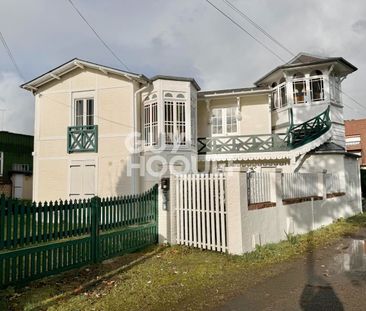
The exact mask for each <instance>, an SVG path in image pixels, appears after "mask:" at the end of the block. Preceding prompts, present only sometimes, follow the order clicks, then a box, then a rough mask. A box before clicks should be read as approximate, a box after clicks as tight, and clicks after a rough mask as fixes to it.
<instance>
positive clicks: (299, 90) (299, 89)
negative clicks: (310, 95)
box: [293, 80, 306, 104]
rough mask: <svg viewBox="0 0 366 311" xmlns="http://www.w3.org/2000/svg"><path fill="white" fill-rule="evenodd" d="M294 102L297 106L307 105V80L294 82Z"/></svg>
mask: <svg viewBox="0 0 366 311" xmlns="http://www.w3.org/2000/svg"><path fill="white" fill-rule="evenodd" d="M293 89H294V102H295V104H302V103H305V101H306V100H305V99H306V83H305V80H301V81H295V82H293Z"/></svg>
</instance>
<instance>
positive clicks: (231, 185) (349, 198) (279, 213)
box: [226, 158, 362, 254]
mask: <svg viewBox="0 0 366 311" xmlns="http://www.w3.org/2000/svg"><path fill="white" fill-rule="evenodd" d="M344 167H345V171H346V173H345V192H346V194H345V195H343V196H339V197H334V198H327V199H323V200H316V201H307V202H302V203H294V204H287V205H284V204H283V203H282V196H281V194H282V185H281V182H280V180H281V179H280V178H277V179H276V178H273V179H272V180H275V183H272V184H271V188H272V190H271V191H272V193H273V187H275V189H274V193H275V194H274V196H275V197H276V198H275V201H276V206H275V207H268V208H263V209H257V210H248V203H247V202H248V198H247V191H240V188H242V185H243V184H245V183H246V179H247V174H246V172H245V171H244V170H243V169H241V171H240V172H238V171H232V170H230V169H229V172H227V177H226V178H227V181H226V182H227V184H226V185H227V186H226V197H228V198H230V199H228V201H227V203H228V204H227V210H228V219H227V222H228V227H229V228H230V225H234V226H239V227H240V228H231V229H230V230H232V231H237V232H240V234H235V235H231V236H229V239H230V238H231V239H234V240H235V241H233V240H232V241H229V252H230V253H234V254H240V253H243V252H250V251H252V250H254V249H255V247H256V245H265V244H268V243H276V242H279V241H281V240H284V239H286V234H289V233H290V234H303V233H307V232H309V231H311V230H314V229H318V228H320V227H322V226H326V225H329V224H331V223H332V222H333V221H335V220H337V219H339V218H347V217H350V216H353V215H355V214H358V213H360V212H362V204H361V185H360V173H359V166H358V162H357V160H356V159H353V158H344ZM236 170H238V168H236ZM273 174H276V173H273ZM277 174H280V173H277ZM323 189H325V187H324V188H323ZM236 210H240V211H241V212H240V213H241V214H242V215H243V216H242V217H241V221H240V222H238V219H237V217H236V216H235V215H236V214H237V213H236V212H235V211H236ZM231 215H234V216H231ZM231 217H232V219H231ZM230 244H231V245H232V249H230Z"/></svg>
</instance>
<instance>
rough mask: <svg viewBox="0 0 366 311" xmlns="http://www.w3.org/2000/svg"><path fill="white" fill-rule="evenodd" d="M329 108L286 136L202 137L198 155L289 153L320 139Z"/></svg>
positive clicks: (293, 128) (292, 129) (326, 129)
mask: <svg viewBox="0 0 366 311" xmlns="http://www.w3.org/2000/svg"><path fill="white" fill-rule="evenodd" d="M329 111H330V108H329V107H328V108H327V109H326V110H325V111H324V112H322V113H321V114H319V115H318V116H316V117H314V118H312V119H310V120H308V121H306V122H304V123H302V124H299V125H291V126H290V128H289V130H288V132H287V134H267V135H240V136H223V137H204V138H198V139H197V142H198V143H197V151H198V154H218V153H249V152H276V151H289V150H292V149H294V148H298V147H300V146H303V145H305V144H307V143H309V142H311V141H313V140H314V139H316V138H318V137H320V136H321V135H323V134H324V133H325V132H327V131H328V130H329V129H330V127H331V120H330V117H329Z"/></svg>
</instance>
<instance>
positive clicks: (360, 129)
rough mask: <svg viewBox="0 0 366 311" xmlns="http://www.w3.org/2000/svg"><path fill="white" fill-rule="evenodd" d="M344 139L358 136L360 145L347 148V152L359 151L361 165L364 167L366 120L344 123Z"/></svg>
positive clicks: (365, 156) (365, 161)
mask: <svg viewBox="0 0 366 311" xmlns="http://www.w3.org/2000/svg"><path fill="white" fill-rule="evenodd" d="M344 125H345V130H346V137H348V136H355V135H360V138H361V145H355V146H351V147H347V151H350V152H352V151H360V152H361V155H362V159H361V165H366V119H360V120H346V121H344Z"/></svg>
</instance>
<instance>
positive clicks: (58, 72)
mask: <svg viewBox="0 0 366 311" xmlns="http://www.w3.org/2000/svg"><path fill="white" fill-rule="evenodd" d="M85 67H87V68H92V69H96V70H100V71H101V72H103V73H105V74H107V73H113V74H116V75H119V76H123V77H125V78H127V79H129V80H136V81H138V82H140V83H143V84H146V83H147V82H148V81H149V79H148V78H146V77H145V76H144V75H142V74H137V73H133V72H128V71H123V70H120V69H117V68H113V67H108V66H104V65H100V64H96V63H93V62H89V61H85V60H82V59H79V58H73V59H72V60H70V61H68V62H66V63H64V64H62V65H60V66H58V67H56V68H54V69H51V70H50V71H48V72H46V73H44V74H42V75H40V76H38V77H36V78H34V79H33V80H30V81H28V82H26V83H24V84H22V85H21V87H22V88H23V89H26V90H30V91H36V90H37V89H38V88H39V87H40V86H42V85H44V84H46V83H48V82H50V81H53V80H60V79H61V77H62V76H63V75H65V74H67V73H69V72H71V71H73V70H75V69H77V68H82V69H83V68H85Z"/></svg>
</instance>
